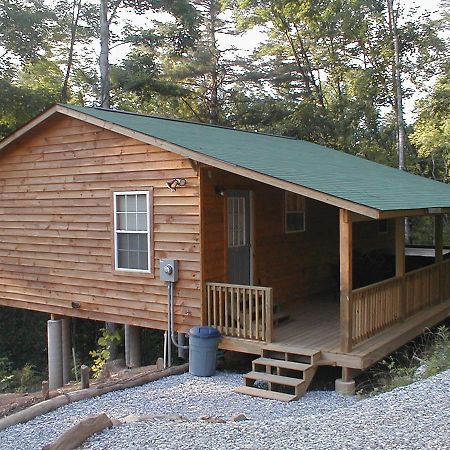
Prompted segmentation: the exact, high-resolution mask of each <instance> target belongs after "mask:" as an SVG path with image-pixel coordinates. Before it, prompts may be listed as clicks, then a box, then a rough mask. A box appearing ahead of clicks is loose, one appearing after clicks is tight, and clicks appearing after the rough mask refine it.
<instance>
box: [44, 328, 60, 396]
mask: <svg viewBox="0 0 450 450" xmlns="http://www.w3.org/2000/svg"><path fill="white" fill-rule="evenodd" d="M47 343H48V347H47V349H48V386H49V389H57V388H60V387H61V386H62V385H63V363H62V360H63V358H62V322H61V320H49V321H47Z"/></svg>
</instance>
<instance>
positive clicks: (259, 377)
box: [244, 371, 304, 387]
mask: <svg viewBox="0 0 450 450" xmlns="http://www.w3.org/2000/svg"><path fill="white" fill-rule="evenodd" d="M244 378H249V379H250V380H255V381H266V382H268V383H275V384H281V385H284V386H293V387H297V386H300V385H301V384H303V383H304V380H303V379H301V378H292V377H283V376H280V375H272V374H270V373H265V372H254V371H251V372H249V373H247V374H245V375H244Z"/></svg>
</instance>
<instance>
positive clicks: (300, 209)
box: [285, 192, 305, 233]
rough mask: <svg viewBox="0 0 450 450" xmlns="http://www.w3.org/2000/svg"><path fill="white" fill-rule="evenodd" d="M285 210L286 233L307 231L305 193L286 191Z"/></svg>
mask: <svg viewBox="0 0 450 450" xmlns="http://www.w3.org/2000/svg"><path fill="white" fill-rule="evenodd" d="M285 212H286V220H285V227H286V233H298V232H301V231H305V197H303V195H298V194H294V193H293V192H286V193H285Z"/></svg>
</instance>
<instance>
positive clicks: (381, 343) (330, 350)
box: [220, 297, 450, 369]
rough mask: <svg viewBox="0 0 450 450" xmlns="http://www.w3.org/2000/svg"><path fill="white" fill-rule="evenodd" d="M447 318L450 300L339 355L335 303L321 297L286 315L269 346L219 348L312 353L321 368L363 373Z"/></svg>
mask: <svg viewBox="0 0 450 450" xmlns="http://www.w3.org/2000/svg"><path fill="white" fill-rule="evenodd" d="M449 314H450V300H448V301H446V302H443V303H440V304H438V305H436V306H433V307H431V308H429V309H426V310H422V311H420V312H418V313H416V314H414V315H413V316H411V317H409V318H407V319H406V320H404V321H403V322H399V323H397V324H394V325H393V326H391V327H390V328H388V329H386V330H384V331H381V332H379V333H377V334H376V335H375V336H373V337H371V338H369V339H367V340H365V341H363V342H361V343H359V344H357V345H355V346H354V347H353V349H352V350H351V351H350V352H343V351H341V349H340V334H339V301H338V300H337V299H331V298H323V297H322V298H316V299H314V301H310V302H307V303H304V304H302V305H301V306H299V307H298V308H297V310H295V311H290V318H289V320H286V321H285V322H282V323H280V324H279V325H278V326H277V327H274V330H273V339H272V343H270V344H265V343H263V342H254V341H250V340H247V339H240V338H231V337H224V338H223V340H222V342H221V344H220V347H221V348H223V349H226V350H234V351H240V352H244V353H254V354H260V353H261V350H262V349H263V348H264V347H267V346H270V348H272V349H273V348H279V349H280V350H282V351H289V350H291V351H292V352H296V351H298V352H301V351H304V350H307V351H313V350H316V351H320V352H321V364H322V365H330V366H335V365H336V366H342V367H349V368H353V369H366V368H368V367H370V366H371V365H372V364H374V363H375V362H377V361H379V360H381V359H383V358H384V357H385V356H387V355H389V354H390V353H392V352H393V351H395V350H396V349H398V348H399V347H401V346H402V345H404V344H406V343H407V342H409V341H410V340H411V339H414V338H415V337H416V336H418V335H420V334H421V333H422V332H423V330H424V329H425V328H427V327H432V326H433V325H435V324H437V323H439V322H440V321H442V320H444V319H445V318H446V317H448V316H449Z"/></svg>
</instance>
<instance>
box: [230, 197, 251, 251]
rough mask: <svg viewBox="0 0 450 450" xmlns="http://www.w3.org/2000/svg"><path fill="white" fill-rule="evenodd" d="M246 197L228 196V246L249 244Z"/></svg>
mask: <svg viewBox="0 0 450 450" xmlns="http://www.w3.org/2000/svg"><path fill="white" fill-rule="evenodd" d="M245 215H246V211H245V197H229V198H228V247H242V246H245V245H247V242H246V240H247V239H246V231H247V230H246V229H245Z"/></svg>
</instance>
